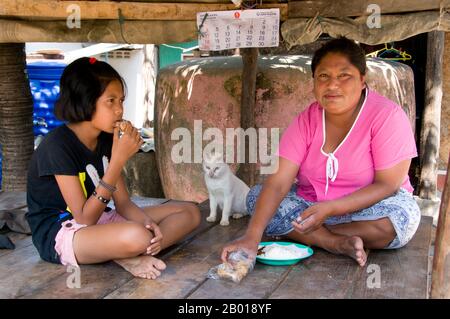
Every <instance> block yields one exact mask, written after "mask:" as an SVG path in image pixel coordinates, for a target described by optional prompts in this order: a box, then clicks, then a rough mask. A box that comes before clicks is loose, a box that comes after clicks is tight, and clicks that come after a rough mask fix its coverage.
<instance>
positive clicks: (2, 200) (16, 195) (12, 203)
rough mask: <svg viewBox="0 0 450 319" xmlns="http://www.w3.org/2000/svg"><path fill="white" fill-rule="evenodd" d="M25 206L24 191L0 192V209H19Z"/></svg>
mask: <svg viewBox="0 0 450 319" xmlns="http://www.w3.org/2000/svg"><path fill="white" fill-rule="evenodd" d="M26 206H27V193H26V192H1V193H0V211H2V210H13V209H20V208H24V207H26Z"/></svg>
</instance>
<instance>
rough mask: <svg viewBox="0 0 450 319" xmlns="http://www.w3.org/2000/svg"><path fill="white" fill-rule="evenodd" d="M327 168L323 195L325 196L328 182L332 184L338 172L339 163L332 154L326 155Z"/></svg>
mask: <svg viewBox="0 0 450 319" xmlns="http://www.w3.org/2000/svg"><path fill="white" fill-rule="evenodd" d="M327 157H328V158H327V166H326V168H325V169H326V175H327V177H326V180H327V185H326V186H325V195H327V193H328V180H331V181H332V182H334V181H335V180H336V177H337V174H338V171H339V161H338V159H337V158H336V157H335V156H334V154H333V153H328V154H327Z"/></svg>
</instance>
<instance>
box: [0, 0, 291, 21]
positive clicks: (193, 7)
mask: <svg viewBox="0 0 450 319" xmlns="http://www.w3.org/2000/svg"><path fill="white" fill-rule="evenodd" d="M70 5H76V6H78V7H77V8H79V13H80V18H81V19H82V20H97V19H98V20H105V19H106V20H117V19H118V17H119V16H118V12H119V10H121V12H122V15H123V16H124V17H125V19H127V20H178V21H187V20H193V21H195V20H196V19H197V12H204V11H222V10H235V9H236V7H235V5H234V4H233V3H231V2H230V3H228V4H220V3H214V4H212V3H210V4H208V3H202V4H197V3H142V2H115V1H100V2H98V1H95V2H94V1H70ZM68 7H69V3H65V2H61V1H55V0H2V6H1V7H0V16H4V17H17V18H25V19H30V18H32V19H53V20H54V19H60V20H66V19H67V18H68V17H69V15H70V14H72V13H73V12H74V11H73V9H71V8H68ZM260 8H261V9H264V8H279V9H280V16H281V18H282V20H285V19H286V18H287V8H288V5H287V4H281V3H280V4H278V3H269V4H263V5H261V6H260Z"/></svg>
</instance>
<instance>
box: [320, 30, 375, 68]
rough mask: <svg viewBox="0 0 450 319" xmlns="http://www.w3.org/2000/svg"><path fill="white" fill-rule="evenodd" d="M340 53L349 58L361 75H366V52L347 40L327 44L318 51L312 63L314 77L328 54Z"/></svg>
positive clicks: (342, 39) (332, 41)
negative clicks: (318, 66)
mask: <svg viewBox="0 0 450 319" xmlns="http://www.w3.org/2000/svg"><path fill="white" fill-rule="evenodd" d="M331 52H332V53H339V54H342V55H344V56H346V57H347V58H348V60H349V61H350V63H351V64H353V65H354V66H355V67H356V68H357V69H358V70H359V73H361V75H365V74H366V70H367V66H366V55H365V53H364V50H363V49H362V48H361V47H360V46H359V45H358V44H356V43H355V42H354V41H353V40H349V39H347V38H344V37H342V38H339V39H333V40H331V41H328V42H327V43H325V44H324V45H323V46H322V47H321V48H320V49H318V50H317V51H316V52H315V53H314V56H313V59H312V62H311V70H312V75H313V77H314V72H315V71H316V68H317V65H319V63H320V61H321V60H322V59H323V57H324V56H325V55H327V54H328V53H331Z"/></svg>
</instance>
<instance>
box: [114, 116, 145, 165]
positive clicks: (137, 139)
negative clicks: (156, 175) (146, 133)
mask: <svg viewBox="0 0 450 319" xmlns="http://www.w3.org/2000/svg"><path fill="white" fill-rule="evenodd" d="M119 132H121V133H119ZM119 134H121V137H119ZM143 143H144V141H143V140H142V138H141V136H140V134H139V132H138V130H137V129H136V128H135V127H133V125H131V123H130V122H129V121H122V122H120V123H116V127H115V128H114V137H113V146H112V151H111V158H117V159H119V160H120V161H122V162H123V163H124V164H125V163H126V161H128V159H130V158H131V157H132V156H133V155H134V154H135V153H136V152H137V151H138V150H139V148H140V147H141V145H142V144H143Z"/></svg>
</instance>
